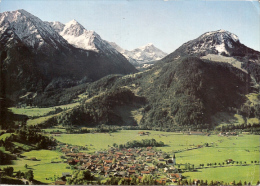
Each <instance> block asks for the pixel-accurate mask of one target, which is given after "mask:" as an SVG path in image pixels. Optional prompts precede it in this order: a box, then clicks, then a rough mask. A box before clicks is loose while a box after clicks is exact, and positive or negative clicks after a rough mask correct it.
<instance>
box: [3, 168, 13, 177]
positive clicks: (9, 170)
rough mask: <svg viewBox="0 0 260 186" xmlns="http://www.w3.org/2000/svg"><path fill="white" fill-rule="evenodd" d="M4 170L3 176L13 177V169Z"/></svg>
mask: <svg viewBox="0 0 260 186" xmlns="http://www.w3.org/2000/svg"><path fill="white" fill-rule="evenodd" d="M3 170H4V174H5V175H7V176H10V177H11V176H13V172H14V168H13V167H6V168H4V169H3Z"/></svg>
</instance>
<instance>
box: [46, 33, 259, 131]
mask: <svg viewBox="0 0 260 186" xmlns="http://www.w3.org/2000/svg"><path fill="white" fill-rule="evenodd" d="M210 38H211V41H210V40H209V39H210ZM209 43H212V44H209ZM220 46H223V47H222V48H221V47H220ZM231 46H232V48H231ZM227 47H230V48H227ZM220 48H221V49H220ZM224 48H225V49H224ZM195 49H196V50H195ZM242 49H243V50H246V51H247V53H246V52H244V56H241V53H240V56H238V55H237V52H238V51H240V50H242ZM224 50H225V51H224ZM241 52H242V51H241ZM258 53H259V52H257V51H254V50H252V49H249V48H248V47H246V46H245V45H243V44H241V43H240V42H239V40H238V38H237V37H236V36H235V35H234V34H231V33H229V32H227V31H225V32H224V31H216V32H208V33H206V34H203V35H202V36H200V37H199V38H197V39H195V40H192V41H189V42H187V43H185V44H183V45H182V46H181V47H180V48H179V49H177V50H176V51H174V52H173V53H171V54H170V55H168V56H166V57H165V58H163V59H162V60H160V61H159V62H158V63H156V64H155V65H154V67H153V68H151V69H149V70H146V71H144V72H139V73H136V74H133V75H126V76H110V77H106V78H102V79H100V80H98V81H97V82H95V83H92V84H91V85H89V86H86V90H85V93H84V95H88V98H86V99H85V100H83V101H82V102H81V105H80V106H78V107H75V108H73V109H71V110H69V111H65V112H63V113H61V114H60V115H58V116H55V117H54V118H52V119H50V120H49V121H46V123H44V124H45V125H50V124H51V123H57V124H63V123H67V124H74V125H81V124H84V125H86V126H96V125H100V124H108V125H113V124H117V125H135V124H138V125H139V126H141V127H144V128H148V129H155V130H166V131H180V130H183V129H187V130H201V129H209V128H211V129H212V128H214V127H216V126H217V125H218V124H220V120H221V119H219V117H220V118H221V116H222V115H223V114H225V115H228V116H230V118H229V119H230V120H228V121H227V123H228V122H229V121H231V120H235V118H234V115H235V114H239V115H240V116H241V117H242V118H245V119H248V118H258V117H259V114H257V113H258V110H259V104H257V103H255V104H251V102H252V101H250V99H249V98H250V96H249V94H250V93H254V95H255V94H256V95H257V93H258V92H259V88H257V87H255V86H253V85H254V84H255V81H254V77H256V76H257V74H259V72H260V70H258V69H255V74H253V73H252V72H253V71H248V70H247V69H244V68H242V67H243V65H242V66H241V68H238V67H237V66H234V64H233V63H232V62H229V61H227V62H225V61H219V62H217V61H215V58H214V60H211V59H210V58H209V59H208V58H203V57H205V56H207V55H209V54H210V55H211V57H212V55H215V57H219V58H218V59H225V60H227V59H226V58H228V59H229V58H233V59H235V60H237V61H238V60H240V61H238V62H239V63H241V64H246V63H247V62H249V61H250V63H252V64H254V65H256V66H257V65H258V61H257V60H255V61H254V60H253V59H254V57H253V56H254V55H256V56H257V55H258ZM223 57H226V58H223ZM246 60H247V61H246ZM126 95H128V96H126ZM117 97H118V98H119V97H120V99H115V98H117ZM257 99H259V98H257ZM137 100H139V101H137ZM140 100H142V101H140ZM216 117H218V119H216ZM83 118H88V121H91V122H87V121H85V122H83V120H84V119H83Z"/></svg>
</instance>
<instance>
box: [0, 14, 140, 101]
mask: <svg viewBox="0 0 260 186" xmlns="http://www.w3.org/2000/svg"><path fill="white" fill-rule="evenodd" d="M53 27H54V28H55V29H53ZM65 28H68V25H67V26H66V25H65V26H64V27H63V25H62V24H61V23H59V22H54V23H46V22H43V21H42V20H40V19H39V18H37V17H36V16H34V15H32V14H30V13H28V12H27V11H25V10H17V11H13V12H4V13H1V14H0V52H1V53H2V52H5V53H6V54H7V57H6V58H5V60H4V61H3V63H2V64H1V71H0V72H1V77H3V78H1V84H3V86H1V87H4V88H2V89H1V92H3V91H5V94H6V96H7V97H9V98H11V99H13V100H15V99H17V98H19V97H20V98H29V97H30V98H35V97H36V96H37V95H39V94H42V93H43V92H46V91H49V90H53V89H56V88H63V87H71V86H75V85H77V84H80V83H83V82H91V81H95V80H97V79H100V78H102V77H104V76H106V75H109V74H129V73H134V72H137V70H136V69H135V68H134V67H133V66H132V65H131V64H130V63H129V62H128V61H127V60H126V59H125V58H124V57H123V56H122V55H121V54H119V53H118V55H116V53H117V51H115V52H113V53H111V52H110V53H101V52H97V51H93V50H87V49H85V50H83V49H79V48H76V47H75V46H72V45H71V44H70V43H68V42H67V40H65V39H64V38H63V37H62V36H61V35H60V34H59V33H57V30H61V29H63V30H64V29H65ZM69 28H70V27H69ZM69 28H68V29H69ZM68 29H66V30H68ZM80 32H81V31H80ZM80 32H79V33H80ZM69 33H73V31H71V32H69V31H66V32H65V31H64V34H67V35H68V34H69ZM79 33H78V34H79ZM94 40H95V38H94ZM111 48H112V47H111ZM97 49H98V50H100V48H98V47H97ZM113 50H114V49H113Z"/></svg>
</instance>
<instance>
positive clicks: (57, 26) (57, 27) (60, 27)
mask: <svg viewBox="0 0 260 186" xmlns="http://www.w3.org/2000/svg"><path fill="white" fill-rule="evenodd" d="M45 23H46V24H47V25H49V26H51V27H52V28H53V29H54V30H55V31H56V32H58V33H59V32H61V31H62V30H63V29H64V27H65V25H64V24H63V23H61V22H59V21H54V22H47V21H45Z"/></svg>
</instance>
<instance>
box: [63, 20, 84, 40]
mask: <svg viewBox="0 0 260 186" xmlns="http://www.w3.org/2000/svg"><path fill="white" fill-rule="evenodd" d="M84 30H86V29H85V28H84V27H83V26H82V25H81V24H79V23H78V22H77V21H76V20H75V19H73V20H71V21H70V22H68V23H66V24H65V27H64V28H63V31H62V32H61V33H60V34H61V35H74V36H76V37H78V36H80V35H82V34H83V33H84Z"/></svg>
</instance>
